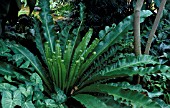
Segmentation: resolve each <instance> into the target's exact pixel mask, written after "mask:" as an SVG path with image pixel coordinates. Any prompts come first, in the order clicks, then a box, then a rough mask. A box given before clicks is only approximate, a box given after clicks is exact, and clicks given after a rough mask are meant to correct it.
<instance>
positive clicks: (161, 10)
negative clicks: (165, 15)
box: [145, 0, 167, 55]
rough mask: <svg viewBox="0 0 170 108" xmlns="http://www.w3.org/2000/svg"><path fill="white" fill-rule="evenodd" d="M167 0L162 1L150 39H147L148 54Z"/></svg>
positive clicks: (146, 49) (146, 50)
mask: <svg viewBox="0 0 170 108" xmlns="http://www.w3.org/2000/svg"><path fill="white" fill-rule="evenodd" d="M166 1H167V0H162V2H161V4H160V7H159V11H158V13H157V15H156V18H155V21H154V24H153V26H152V30H151V31H150V34H149V37H148V41H147V44H146V48H145V54H148V55H149V51H150V47H151V43H152V40H153V37H154V35H155V32H156V29H157V27H158V24H159V22H160V19H161V14H162V12H163V9H164V6H165V4H166Z"/></svg>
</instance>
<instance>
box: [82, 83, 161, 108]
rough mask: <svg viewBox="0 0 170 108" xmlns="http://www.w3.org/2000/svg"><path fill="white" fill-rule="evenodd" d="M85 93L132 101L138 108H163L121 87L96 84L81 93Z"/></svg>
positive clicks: (139, 94) (143, 96)
mask: <svg viewBox="0 0 170 108" xmlns="http://www.w3.org/2000/svg"><path fill="white" fill-rule="evenodd" d="M84 92H99V93H107V94H109V95H113V96H114V97H115V98H122V100H126V101H130V102H131V103H132V105H133V106H135V107H138V108H141V107H143V108H161V107H160V105H159V104H158V103H156V102H153V101H152V100H151V99H150V98H149V97H147V96H145V95H143V94H141V93H139V92H136V91H132V90H123V89H122V88H121V87H115V86H110V85H105V84H94V85H90V86H87V87H85V88H83V89H82V90H80V91H79V93H84Z"/></svg>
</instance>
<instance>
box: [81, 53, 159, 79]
mask: <svg viewBox="0 0 170 108" xmlns="http://www.w3.org/2000/svg"><path fill="white" fill-rule="evenodd" d="M144 64H158V62H157V61H156V60H155V58H154V57H153V56H149V55H141V56H138V57H135V56H131V57H128V58H125V59H122V60H119V61H118V62H117V63H115V64H112V65H110V66H108V67H105V68H104V69H103V70H101V71H100V72H96V73H93V74H92V73H88V74H92V75H91V76H92V78H91V79H93V77H97V76H101V75H104V74H106V73H109V72H111V73H113V72H114V73H113V74H115V73H116V74H117V73H118V72H120V71H122V72H124V74H126V69H127V68H131V67H134V66H142V65H144ZM127 70H128V69H127ZM131 70H132V69H131ZM116 74H115V75H116ZM119 74H120V73H119ZM127 74H128V73H127ZM129 74H130V73H129ZM120 75H122V74H120ZM110 77H111V76H110ZM112 77H113V75H112ZM114 77H116V76H114ZM87 79H89V78H88V77H84V78H82V79H81V82H84V81H85V80H87ZM99 79H100V78H99ZM93 80H94V79H93Z"/></svg>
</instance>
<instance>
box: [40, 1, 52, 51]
mask: <svg viewBox="0 0 170 108" xmlns="http://www.w3.org/2000/svg"><path fill="white" fill-rule="evenodd" d="M39 4H40V7H41V9H42V10H41V13H40V18H41V21H42V28H43V30H44V32H43V33H44V37H45V39H46V40H47V41H48V42H49V46H50V49H51V51H52V52H54V50H55V49H54V44H55V31H54V23H53V18H52V16H51V15H50V8H49V5H50V4H49V2H48V0H39Z"/></svg>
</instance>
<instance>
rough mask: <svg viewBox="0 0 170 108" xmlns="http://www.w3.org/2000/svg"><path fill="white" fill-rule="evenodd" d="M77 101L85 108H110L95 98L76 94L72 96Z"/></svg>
mask: <svg viewBox="0 0 170 108" xmlns="http://www.w3.org/2000/svg"><path fill="white" fill-rule="evenodd" d="M72 97H73V98H74V99H76V100H77V101H79V102H81V103H82V104H83V105H84V106H85V107H86V108H111V107H109V106H107V105H106V104H105V103H104V102H102V101H101V100H99V99H98V98H97V97H94V96H92V95H88V94H78V95H75V96H72Z"/></svg>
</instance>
